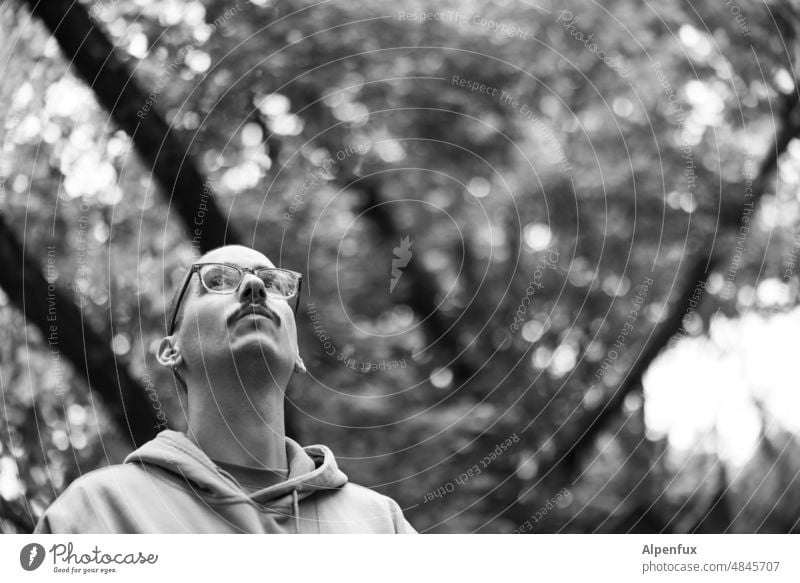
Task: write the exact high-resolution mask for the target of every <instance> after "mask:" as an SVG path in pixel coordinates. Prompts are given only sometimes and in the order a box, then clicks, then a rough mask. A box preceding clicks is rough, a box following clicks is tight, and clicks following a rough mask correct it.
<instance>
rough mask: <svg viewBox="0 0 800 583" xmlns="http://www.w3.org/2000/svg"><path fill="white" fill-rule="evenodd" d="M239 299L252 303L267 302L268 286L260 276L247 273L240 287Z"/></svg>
mask: <svg viewBox="0 0 800 583" xmlns="http://www.w3.org/2000/svg"><path fill="white" fill-rule="evenodd" d="M239 301H240V302H242V303H245V302H247V303H250V304H256V303H260V304H265V303H266V302H267V288H266V287H265V286H264V282H263V281H261V278H260V277H256V276H255V275H253V274H252V273H245V274H244V280H242V286H241V287H240V288H239Z"/></svg>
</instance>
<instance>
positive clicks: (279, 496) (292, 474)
mask: <svg viewBox="0 0 800 583" xmlns="http://www.w3.org/2000/svg"><path fill="white" fill-rule="evenodd" d="M286 455H287V458H288V460H289V477H288V478H287V479H286V480H285V481H283V482H281V483H279V484H275V485H273V486H270V487H268V488H264V489H263V490H259V491H257V492H253V493H252V494H248V493H247V492H245V491H244V490H242V489H241V488H240V487H239V485H238V484H237V483H236V482H235V481H233V480H232V479H230V478H229V477H228V476H227V475H225V474H223V473H221V472H220V471H219V469H218V468H217V466H215V465H214V462H212V461H211V459H210V458H209V457H208V456H207V455H206V454H205V453H204V452H203V450H201V449H200V448H199V447H198V446H197V445H195V444H194V443H193V442H192V441H191V440H190V439H189V438H188V437H186V435H185V434H183V433H181V432H179V431H172V430H169V429H167V430H164V431H162V432H161V433H159V434H158V435H157V436H156V438H155V439H152V440H151V441H148V442H147V443H145V444H144V445H143V446H142V447H140V448H139V449H137V450H136V451H134V452H133V453H131V454H130V455H129V456H128V457H127V458H125V463H126V464H146V465H150V466H157V467H159V468H161V469H163V470H166V471H167V472H169V473H172V474H175V475H177V476H179V477H180V478H181V479H182V480H185V481H186V482H189V483H191V484H192V485H193V486H194V487H195V488H196V489H198V490H200V491H202V492H204V493H205V494H207V495H209V496H211V497H213V498H218V499H231V498H241V499H249V500H251V501H252V502H254V503H256V504H259V505H261V506H266V507H269V508H273V509H278V508H279V507H280V508H283V507H285V506H287V505H291V506H293V507H294V508H293V509H294V514H295V517H297V515H298V507H297V505H298V501H299V500H302V499H303V498H306V497H308V496H310V495H311V494H313V493H314V492H316V491H318V490H329V489H331V488H339V487H341V486H343V485H344V484H346V483H347V476H346V475H345V474H344V472H342V471H341V470H340V469H339V468H338V466H337V465H336V459H335V458H334V457H333V452H331V450H330V449H328V448H327V447H325V446H324V445H309V446H308V447H301V446H300V445H299V444H298V443H297V442H296V441H294V440H292V439H289V438H288V437H287V438H286Z"/></svg>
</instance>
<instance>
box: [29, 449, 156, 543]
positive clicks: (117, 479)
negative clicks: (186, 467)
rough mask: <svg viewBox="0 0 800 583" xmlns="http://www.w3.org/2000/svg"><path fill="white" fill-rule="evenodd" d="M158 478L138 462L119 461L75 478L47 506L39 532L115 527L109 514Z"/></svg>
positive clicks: (135, 496) (117, 510)
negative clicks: (111, 525)
mask: <svg viewBox="0 0 800 583" xmlns="http://www.w3.org/2000/svg"><path fill="white" fill-rule="evenodd" d="M153 482H154V478H153V476H151V475H148V473H147V472H145V471H144V470H143V469H142V468H141V467H139V466H138V465H137V464H119V465H113V466H107V467H104V468H100V469H97V470H94V471H91V472H88V473H86V474H84V475H82V476H81V477H79V478H78V479H76V480H75V481H73V482H72V483H71V484H70V485H69V486H68V487H67V488H66V490H64V491H63V492H62V493H61V495H60V496H58V498H56V500H55V501H54V502H53V503H52V504H51V505H50V506H49V507H48V508H47V510H45V512H44V514H43V515H42V517H41V518H40V519H39V522H38V524H37V525H36V530H35V531H34V532H36V533H47V532H53V533H56V532H58V533H78V532H107V531H111V530H110V527H109V526H108V525H109V520H108V517H113V516H118V515H120V514H123V513H124V509H123V506H125V505H126V503H127V502H126V501H131V500H135V499H136V498H138V497H139V496H141V495H142V494H143V493H145V492H146V491H147V488H148V487H150V488H152V484H153Z"/></svg>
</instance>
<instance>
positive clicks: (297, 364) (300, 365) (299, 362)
mask: <svg viewBox="0 0 800 583" xmlns="http://www.w3.org/2000/svg"><path fill="white" fill-rule="evenodd" d="M294 372H296V373H297V374H305V373H306V365H305V363H304V362H303V359H302V358H300V353H299V352H298V353H297V359H296V360H295V361H294Z"/></svg>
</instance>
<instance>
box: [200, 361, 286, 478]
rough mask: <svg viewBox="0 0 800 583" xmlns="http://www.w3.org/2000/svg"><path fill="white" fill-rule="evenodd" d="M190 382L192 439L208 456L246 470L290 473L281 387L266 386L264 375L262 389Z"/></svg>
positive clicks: (244, 385)
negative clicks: (240, 466) (254, 469)
mask: <svg viewBox="0 0 800 583" xmlns="http://www.w3.org/2000/svg"><path fill="white" fill-rule="evenodd" d="M234 378H236V376H235V375H234ZM186 380H187V385H188V395H189V397H188V413H189V418H188V421H189V426H188V430H187V435H188V436H189V439H191V440H192V441H194V442H195V443H196V444H197V445H198V446H199V447H200V449H202V450H203V451H204V452H205V453H206V455H208V457H210V458H211V459H213V460H217V461H221V462H226V463H230V464H238V465H243V466H255V467H259V466H260V467H266V468H271V469H274V470H287V469H288V468H289V463H288V459H287V457H286V429H285V426H284V417H283V415H284V411H283V402H284V399H283V390H281V388H280V387H278V386H277V385H275V384H273V383H264V379H263V376H262V377H261V379H260V380H259V381H258V384H256V383H249V384H245V383H244V380H245V379H241V380H242V382H241V383H240V382H233V383H231V382H230V381H228V382H226V381H225V380H223V381H221V382H220V381H219V380H214V379H205V382H199V379H189V378H187V379H186ZM212 386H213V387H215V388H214V389H212V388H211V387H212Z"/></svg>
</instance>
